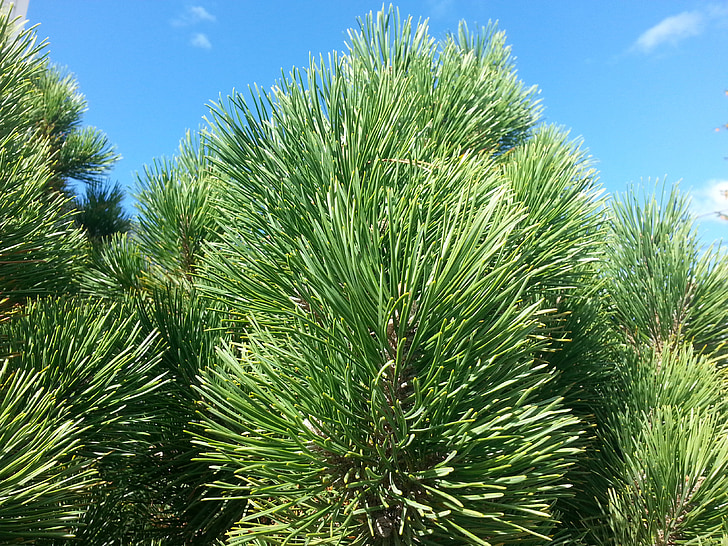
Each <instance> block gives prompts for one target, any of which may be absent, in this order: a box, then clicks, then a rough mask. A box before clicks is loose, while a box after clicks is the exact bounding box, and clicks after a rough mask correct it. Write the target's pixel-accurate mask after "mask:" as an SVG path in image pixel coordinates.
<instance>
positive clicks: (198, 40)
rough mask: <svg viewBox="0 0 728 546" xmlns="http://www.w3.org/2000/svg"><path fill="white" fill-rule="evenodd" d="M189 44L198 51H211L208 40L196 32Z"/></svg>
mask: <svg viewBox="0 0 728 546" xmlns="http://www.w3.org/2000/svg"><path fill="white" fill-rule="evenodd" d="M190 44H191V45H192V46H194V47H199V48H200V49H212V44H211V43H210V40H209V38H208V37H207V36H206V35H204V34H202V33H201V32H196V33H195V34H193V35H192V39H191V40H190Z"/></svg>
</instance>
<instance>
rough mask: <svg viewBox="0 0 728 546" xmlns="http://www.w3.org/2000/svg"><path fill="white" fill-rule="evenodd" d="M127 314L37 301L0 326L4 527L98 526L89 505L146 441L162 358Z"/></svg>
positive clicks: (0, 514) (26, 533)
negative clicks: (2, 363) (25, 513)
mask: <svg viewBox="0 0 728 546" xmlns="http://www.w3.org/2000/svg"><path fill="white" fill-rule="evenodd" d="M125 314H126V313H124V312H123V309H122V308H119V307H111V308H105V307H104V306H102V305H101V304H86V303H82V302H80V301H76V300H66V301H62V300H43V301H40V302H36V303H30V304H28V305H27V306H26V307H25V308H24V309H23V311H22V313H19V314H17V316H15V317H13V319H12V320H9V321H6V322H5V323H4V324H2V325H1V327H0V355H2V357H3V358H4V361H5V365H4V367H3V383H2V392H3V395H4V397H5V398H4V400H5V403H4V405H3V406H2V407H3V414H2V415H3V417H2V418H3V419H5V422H6V424H7V426H5V427H3V428H2V431H3V432H2V434H3V437H4V438H5V439H6V441H7V444H5V445H8V446H10V448H9V449H8V450H4V451H3V457H2V461H1V462H0V464H2V465H3V466H2V470H0V472H2V473H3V475H4V478H3V487H5V490H4V493H3V498H4V499H6V500H5V501H4V502H3V504H2V505H0V535H2V536H4V537H10V536H14V537H19V538H21V539H24V540H28V541H30V540H32V539H36V538H40V537H54V536H55V537H58V536H72V534H74V533H77V530H76V526H77V525H80V524H84V525H93V524H98V522H97V521H94V520H92V519H91V520H90V519H89V518H88V516H89V514H90V513H92V511H91V512H90V511H89V508H90V507H94V506H95V505H96V504H97V503H103V502H105V501H106V497H107V495H106V494H105V491H106V490H107V489H113V488H114V486H115V485H116V484H115V479H114V478H115V477H116V476H117V475H116V474H115V471H114V468H115V467H118V466H120V465H121V466H124V464H125V463H124V461H125V460H127V459H128V458H129V457H133V455H134V454H135V453H137V452H139V451H140V450H141V449H142V448H143V447H144V446H146V445H147V440H146V437H147V436H148V434H149V429H151V428H154V426H155V425H154V424H153V418H154V414H153V413H151V412H150V411H149V408H148V407H147V399H148V398H149V396H150V395H151V393H152V392H153V391H154V390H155V389H156V388H158V387H159V385H160V383H161V381H162V379H161V377H160V374H159V371H158V370H157V369H156V366H157V362H158V359H159V356H158V355H157V352H158V351H157V349H156V342H155V340H154V336H147V337H142V335H141V330H140V327H139V325H138V324H135V323H134V322H133V319H132V318H131V317H127V318H123V316H124V315H125ZM15 445H16V446H17V447H13V446H15ZM25 505H27V506H28V507H27V509H26V510H27V515H24V513H22V508H21V507H22V506H25ZM19 512H20V513H19Z"/></svg>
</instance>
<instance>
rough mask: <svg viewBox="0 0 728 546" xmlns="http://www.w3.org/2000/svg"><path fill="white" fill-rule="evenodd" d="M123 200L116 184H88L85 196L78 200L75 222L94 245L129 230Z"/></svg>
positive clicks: (120, 190)
mask: <svg viewBox="0 0 728 546" xmlns="http://www.w3.org/2000/svg"><path fill="white" fill-rule="evenodd" d="M123 199H124V192H123V191H122V189H121V187H120V186H119V184H118V183H117V184H114V185H113V186H111V185H109V184H102V183H100V182H95V181H94V182H90V183H89V184H88V186H87V187H86V193H85V195H84V196H83V197H81V198H80V199H78V207H79V211H78V212H77V213H76V216H75V219H76V222H77V223H78V224H79V225H80V226H81V227H83V229H84V231H85V232H86V236H87V237H88V238H89V239H90V240H91V242H92V243H94V245H96V246H98V245H99V244H101V243H107V242H108V241H109V240H110V238H111V237H112V236H113V235H115V234H117V233H125V232H127V231H129V229H130V228H131V220H130V219H129V217H128V215H127V213H126V212H125V211H124V208H123V206H122V202H123Z"/></svg>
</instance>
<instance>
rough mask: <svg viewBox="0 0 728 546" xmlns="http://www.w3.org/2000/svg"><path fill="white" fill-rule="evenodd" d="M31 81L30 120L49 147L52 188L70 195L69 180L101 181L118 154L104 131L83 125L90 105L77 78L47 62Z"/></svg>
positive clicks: (38, 136)
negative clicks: (83, 118) (80, 88)
mask: <svg viewBox="0 0 728 546" xmlns="http://www.w3.org/2000/svg"><path fill="white" fill-rule="evenodd" d="M32 83H33V92H32V93H31V94H30V97H29V99H30V103H31V109H30V112H29V119H28V121H29V123H30V125H31V127H33V131H34V135H35V137H36V138H43V139H44V140H45V141H46V142H48V145H49V147H50V150H51V158H52V161H51V172H52V178H51V182H50V187H51V188H52V189H54V190H56V191H60V192H62V193H65V194H67V195H71V194H72V188H70V187H69V186H68V183H69V180H70V179H74V180H78V181H81V182H98V181H100V179H101V177H103V176H104V175H105V174H106V173H107V172H108V170H109V169H110V168H111V166H112V165H113V164H114V163H115V162H116V161H117V160H118V159H119V156H118V154H116V152H115V151H114V148H113V146H112V145H111V143H110V142H109V141H108V138H107V137H106V135H105V134H104V133H102V132H101V131H99V130H98V129H96V128H94V127H82V126H81V119H82V116H83V113H84V112H85V111H86V109H87V105H86V98H85V97H84V96H83V95H82V94H81V93H80V92H79V90H78V84H77V82H76V80H75V79H74V78H73V76H72V75H71V74H66V73H64V72H63V71H62V70H60V69H59V68H57V67H54V66H51V65H49V64H47V63H44V65H43V66H42V68H41V70H39V71H38V72H36V74H35V76H34V78H33V80H32Z"/></svg>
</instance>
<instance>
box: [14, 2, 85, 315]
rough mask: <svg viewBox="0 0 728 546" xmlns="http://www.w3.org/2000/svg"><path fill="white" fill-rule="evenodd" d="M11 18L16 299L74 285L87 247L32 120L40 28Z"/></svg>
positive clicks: (40, 67)
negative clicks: (51, 187) (18, 26)
mask: <svg viewBox="0 0 728 546" xmlns="http://www.w3.org/2000/svg"><path fill="white" fill-rule="evenodd" d="M8 17H9V16H8V14H5V13H3V14H0V74H2V78H1V79H0V80H1V83H0V194H2V199H0V299H2V296H10V297H12V300H11V303H12V302H14V301H17V300H19V299H21V298H23V297H26V296H28V295H36V294H42V293H59V292H61V291H66V290H72V289H73V288H72V286H73V279H74V277H75V275H76V274H77V273H78V271H79V269H80V266H81V259H82V257H83V254H84V253H85V249H84V247H83V239H82V234H81V233H80V232H79V231H78V230H76V229H75V228H74V226H73V223H72V218H71V217H70V214H69V211H68V201H67V199H66V198H64V197H62V196H60V195H58V194H56V193H53V192H50V193H49V192H48V190H47V187H48V184H49V181H50V179H51V176H52V174H51V171H50V162H51V159H50V157H51V156H50V151H49V148H48V145H47V142H45V141H43V140H36V139H35V138H33V136H32V135H33V132H32V127H31V126H30V125H29V123H28V118H29V116H30V112H31V111H32V103H31V101H30V100H29V97H30V96H31V95H32V90H33V88H32V81H33V78H34V77H36V75H37V74H39V73H40V72H42V71H43V67H44V65H43V61H42V58H41V57H40V53H41V49H40V48H39V47H38V46H37V44H36V42H35V35H34V33H33V32H32V31H28V30H21V31H18V32H14V28H15V27H14V26H12V23H11V22H10V21H9V19H8ZM0 312H1V311H0Z"/></svg>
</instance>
